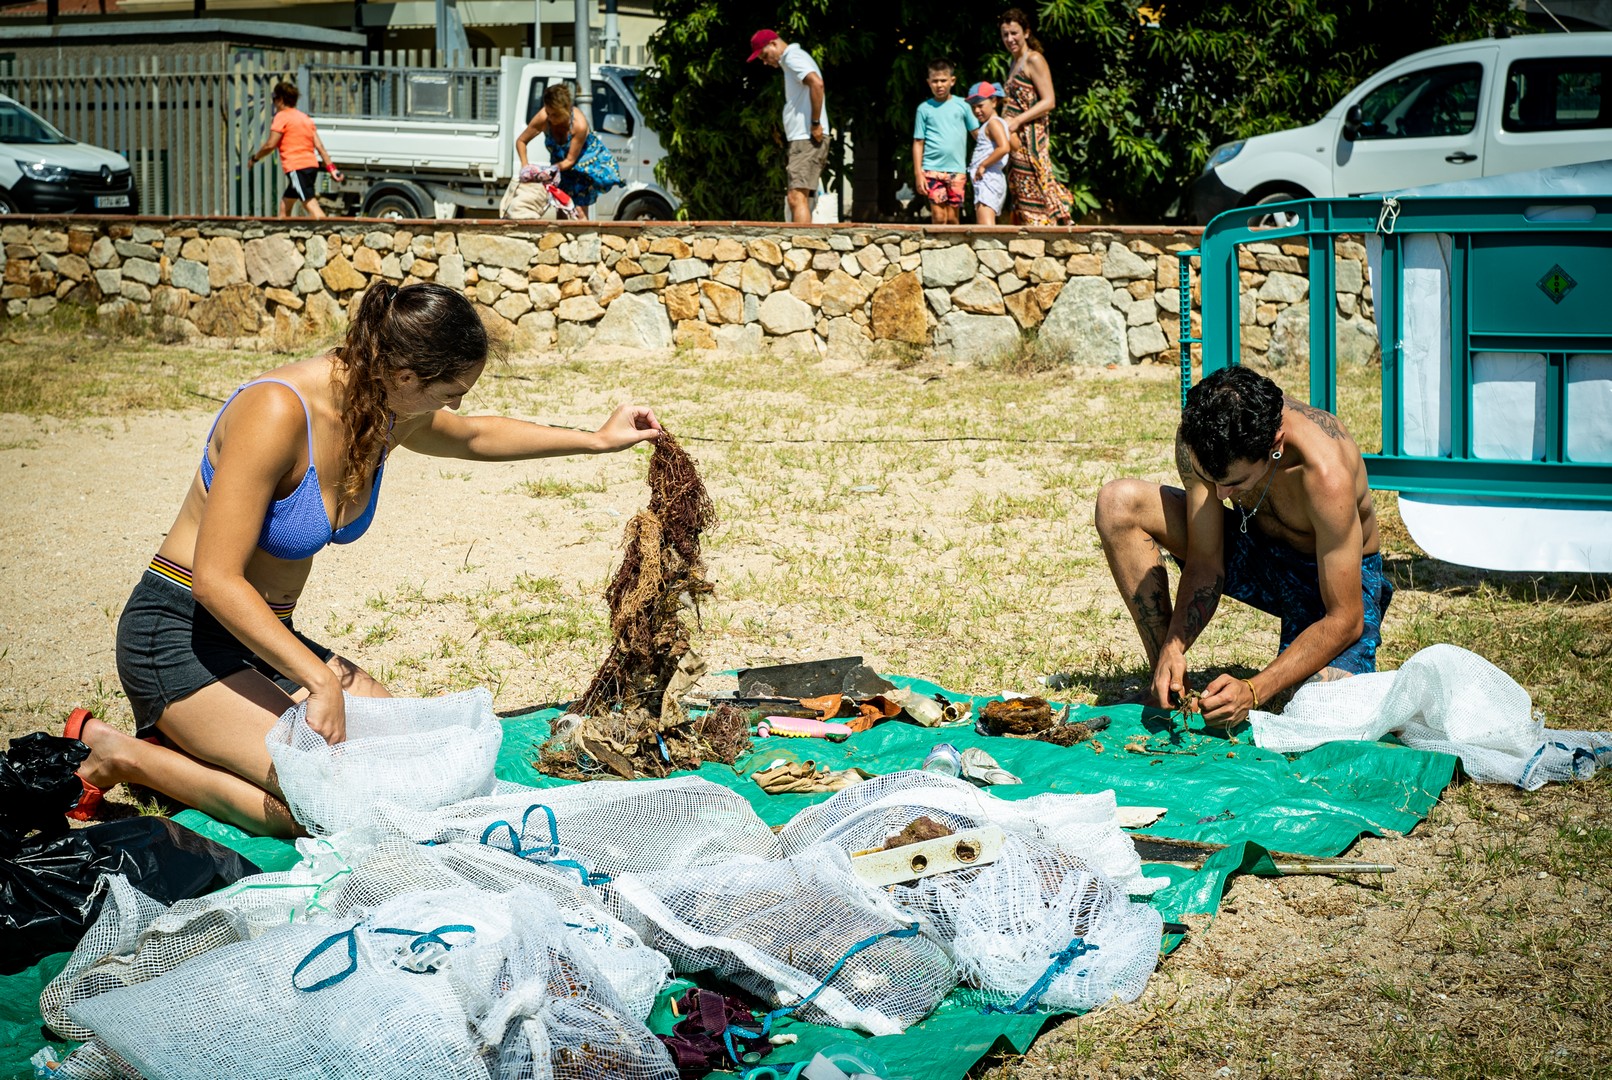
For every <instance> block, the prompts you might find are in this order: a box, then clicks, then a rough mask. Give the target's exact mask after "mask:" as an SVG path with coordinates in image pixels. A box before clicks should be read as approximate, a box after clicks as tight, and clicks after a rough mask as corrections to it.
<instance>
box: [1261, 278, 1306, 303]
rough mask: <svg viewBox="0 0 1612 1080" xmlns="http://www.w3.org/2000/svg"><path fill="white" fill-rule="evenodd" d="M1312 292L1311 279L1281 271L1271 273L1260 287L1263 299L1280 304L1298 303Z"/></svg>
mask: <svg viewBox="0 0 1612 1080" xmlns="http://www.w3.org/2000/svg"><path fill="white" fill-rule="evenodd" d="M1309 293H1310V279H1309V278H1306V277H1300V276H1299V275H1297V274H1284V273H1282V272H1280V271H1278V272H1276V273H1273V274H1271V275H1270V276H1269V277H1267V278H1266V279H1265V283H1264V284H1263V285H1261V286H1260V287H1259V292H1258V294H1257V295H1258V297H1259V299H1261V300H1274V301H1276V302H1277V303H1279V304H1296V303H1298V302H1299V301H1301V300H1303V299H1304V298H1305V297H1306V296H1308V295H1309Z"/></svg>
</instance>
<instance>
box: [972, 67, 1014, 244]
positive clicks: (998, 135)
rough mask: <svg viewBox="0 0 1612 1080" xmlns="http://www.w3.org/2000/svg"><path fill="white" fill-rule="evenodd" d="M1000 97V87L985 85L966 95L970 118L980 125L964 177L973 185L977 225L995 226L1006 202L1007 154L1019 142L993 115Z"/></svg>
mask: <svg viewBox="0 0 1612 1080" xmlns="http://www.w3.org/2000/svg"><path fill="white" fill-rule="evenodd" d="M1001 96H1002V88H1001V87H1000V86H997V85H996V84H995V83H988V82H982V83H977V84H976V85H975V86H974V88H973V89H972V90H970V91H969V92H968V103H969V105H971V106H973V109H974V119H976V120H978V121H979V122H980V126H979V132H978V138H977V140H976V141H975V143H974V157H973V159H972V160H971V161H970V162H969V163H968V175H969V178H970V179H971V180H973V182H974V222H975V224H977V225H995V224H996V215H998V214H1000V213H1001V212H1002V203H1003V202H1004V201H1006V199H1007V156H1008V152H1009V151H1010V150H1013V149H1015V148H1017V146H1018V143H1019V140H1018V138H1017V137H1016V136H1014V135H1010V134H1008V129H1007V122H1006V121H1004V120H1003V119H1002V118H1001V117H1000V116H997V115H996V100H997V98H999V97H1001Z"/></svg>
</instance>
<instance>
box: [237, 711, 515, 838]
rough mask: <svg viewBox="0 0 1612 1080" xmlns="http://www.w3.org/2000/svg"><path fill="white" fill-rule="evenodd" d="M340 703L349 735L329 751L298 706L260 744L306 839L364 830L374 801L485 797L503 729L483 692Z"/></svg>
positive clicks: (425, 803)
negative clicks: (266, 749) (265, 748)
mask: <svg viewBox="0 0 1612 1080" xmlns="http://www.w3.org/2000/svg"><path fill="white" fill-rule="evenodd" d="M343 700H344V701H345V702H346V711H347V737H346V739H345V740H344V741H343V742H340V743H338V744H336V745H335V746H331V745H330V744H329V743H327V742H325V740H324V738H323V737H321V736H320V735H319V734H318V733H317V732H315V731H314V730H313V729H312V728H310V727H309V726H308V722H307V711H308V707H307V704H306V703H303V704H300V705H297V706H295V707H294V708H291V709H287V710H286V712H285V714H284V715H283V716H281V717H280V720H279V722H278V723H276V724H275V725H274V727H273V728H272V729H270V731H269V734H268V737H267V742H268V747H269V754H270V756H272V757H273V759H274V768H275V772H276V774H277V776H278V778H279V782H280V790H281V791H282V792H284V794H285V799H286V803H287V805H289V806H290V808H291V813H292V815H293V816H294V817H295V818H296V819H297V823H298V824H300V825H302V826H303V828H305V829H307V830H308V831H309V832H310V833H312V834H314V835H316V836H318V835H322V834H328V833H335V832H340V831H342V830H345V829H351V828H354V827H356V826H359V825H362V824H364V823H365V822H367V821H368V820H369V818H370V814H371V812H372V808H373V807H374V806H375V804H376V803H378V802H382V801H386V802H391V803H395V804H398V805H401V806H406V807H410V808H414V809H418V810H434V809H436V808H437V807H440V806H446V805H448V804H449V803H455V802H459V801H461V800H463V799H470V798H474V797H476V796H478V795H485V794H487V793H488V792H490V791H492V789H493V783H494V778H493V764H494V762H495V761H496V760H497V758H498V748H499V746H500V745H501V743H502V742H503V736H504V730H503V726H502V725H501V724H500V723H499V722H498V718H497V717H496V716H494V715H493V707H492V701H493V699H492V695H491V694H490V693H488V692H487V691H486V690H484V689H480V688H477V689H475V690H467V691H465V692H463V693H458V694H447V695H445V696H443V697H438V698H420V699H409V698H361V697H351V696H346V695H344V698H343Z"/></svg>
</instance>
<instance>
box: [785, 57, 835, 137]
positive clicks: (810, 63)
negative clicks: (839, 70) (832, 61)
mask: <svg viewBox="0 0 1612 1080" xmlns="http://www.w3.org/2000/svg"><path fill="white" fill-rule="evenodd" d="M778 67H779V68H781V69H782V70H783V73H784V138H785V139H787V140H789V141H790V142H795V141H797V140H799V139H809V138H811V137H812V88H811V87H809V86H807V85H806V76H808V75H816V76H817V77H818V78H819V79H821V78H822V77H823V72H822V70H821V69H819V68H818V66H817V61H815V60H813V59H812V54H811V53H809V52H807V51H806V50H805V49H803V48H801V47H800V46H799V45H795V44H790V45H789V46H788V47H787V48H785V49H784V52H783V55H782V56H780V57H779V58H778ZM817 120H818V123H820V124H822V125H823V131H824V133H825V134H826V133H827V132H828V96H827V94H825V95H824V96H823V111H822V113H821V114H820V115H819V116H818V118H817Z"/></svg>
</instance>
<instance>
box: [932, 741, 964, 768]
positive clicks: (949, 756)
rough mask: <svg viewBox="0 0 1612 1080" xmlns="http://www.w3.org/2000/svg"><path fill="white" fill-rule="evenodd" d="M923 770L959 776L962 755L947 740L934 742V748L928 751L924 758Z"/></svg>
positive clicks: (961, 766)
mask: <svg viewBox="0 0 1612 1080" xmlns="http://www.w3.org/2000/svg"><path fill="white" fill-rule="evenodd" d="M923 770H924V772H932V773H938V774H939V775H941V776H961V775H962V774H963V755H962V754H959V753H958V752H957V747H955V746H953V745H952V744H951V743H949V742H943V743H936V744H935V746H934V749H932V750H930V751H929V756H928V757H926V758H924V763H923Z"/></svg>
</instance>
